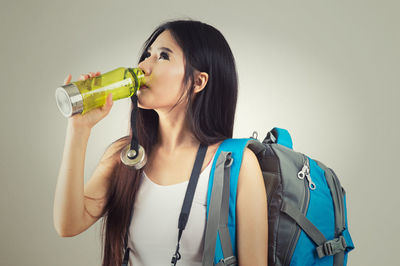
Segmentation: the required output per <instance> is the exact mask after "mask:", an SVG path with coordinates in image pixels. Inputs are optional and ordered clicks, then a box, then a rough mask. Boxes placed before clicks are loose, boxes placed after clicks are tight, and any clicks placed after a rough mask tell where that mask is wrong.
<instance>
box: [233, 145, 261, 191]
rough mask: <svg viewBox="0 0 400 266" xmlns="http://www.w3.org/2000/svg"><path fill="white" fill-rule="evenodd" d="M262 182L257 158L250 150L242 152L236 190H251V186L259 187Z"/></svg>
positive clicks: (246, 149)
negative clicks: (242, 188) (241, 188)
mask: <svg viewBox="0 0 400 266" xmlns="http://www.w3.org/2000/svg"><path fill="white" fill-rule="evenodd" d="M263 182H264V180H263V176H262V171H261V167H260V164H259V162H258V159H257V156H256V155H255V153H254V152H253V151H252V150H251V149H250V148H247V147H246V148H245V149H244V151H243V158H242V163H241V166H240V171H239V180H238V189H240V187H245V188H247V189H250V190H251V187H252V186H259V185H260V184H262V183H263Z"/></svg>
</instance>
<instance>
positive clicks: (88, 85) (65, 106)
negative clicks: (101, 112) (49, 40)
mask: <svg viewBox="0 0 400 266" xmlns="http://www.w3.org/2000/svg"><path fill="white" fill-rule="evenodd" d="M144 84H145V78H144V73H143V72H142V70H141V69H140V68H124V67H119V68H117V69H114V70H112V71H110V72H107V73H105V74H102V75H101V76H98V77H93V78H89V79H87V80H79V81H74V82H72V83H70V84H67V85H64V86H61V87H59V88H57V90H56V95H55V96H56V101H57V106H58V108H59V109H60V111H61V113H62V114H63V115H64V116H66V117H70V116H71V115H74V114H79V113H80V114H85V113H87V112H89V111H90V110H93V109H95V108H98V107H101V106H103V105H104V104H105V103H106V98H107V96H108V94H110V93H112V100H113V101H116V100H119V99H123V98H127V97H131V96H132V95H133V94H136V92H137V91H138V90H139V89H140V87H141V86H142V85H144Z"/></svg>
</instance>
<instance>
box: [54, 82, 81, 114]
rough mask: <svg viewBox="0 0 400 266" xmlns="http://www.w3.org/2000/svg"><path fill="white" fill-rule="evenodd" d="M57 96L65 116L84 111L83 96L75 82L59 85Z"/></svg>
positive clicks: (58, 104)
mask: <svg viewBox="0 0 400 266" xmlns="http://www.w3.org/2000/svg"><path fill="white" fill-rule="evenodd" d="M55 96H56V102H57V106H58V109H60V111H61V113H62V114H63V115H64V116H65V117H70V116H72V115H74V114H78V113H82V111H83V98H82V95H81V93H80V91H79V90H78V87H76V86H75V85H74V84H73V83H70V84H67V85H64V86H61V87H58V88H57V89H56V93H55Z"/></svg>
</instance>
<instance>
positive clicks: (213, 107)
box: [101, 20, 238, 266]
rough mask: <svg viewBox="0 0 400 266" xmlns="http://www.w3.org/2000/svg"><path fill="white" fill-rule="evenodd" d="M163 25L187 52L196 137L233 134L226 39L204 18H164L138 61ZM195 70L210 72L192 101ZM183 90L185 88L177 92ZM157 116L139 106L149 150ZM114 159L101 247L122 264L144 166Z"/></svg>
mask: <svg viewBox="0 0 400 266" xmlns="http://www.w3.org/2000/svg"><path fill="white" fill-rule="evenodd" d="M165 30H168V31H169V32H170V33H171V34H172V36H173V37H174V39H175V40H176V42H177V43H178V45H179V46H180V47H181V49H182V51H183V54H184V57H185V75H184V80H183V83H184V84H183V85H185V86H186V85H188V86H187V87H188V90H187V91H186V100H187V102H188V107H187V108H188V109H187V119H188V121H189V124H190V126H191V130H192V132H193V133H194V135H195V136H196V138H197V139H198V140H199V142H200V143H202V144H206V145H212V144H215V143H217V142H219V141H221V140H224V139H227V138H232V134H233V124H234V119H235V110H236V102H237V94H238V79H237V72H236V66H235V60H234V57H233V54H232V51H231V49H230V47H229V45H228V43H227V41H226V40H225V38H224V37H223V35H222V34H221V33H220V32H219V31H218V30H217V29H215V28H214V27H212V26H210V25H208V24H205V23H202V22H199V21H194V20H174V21H168V22H165V23H163V24H162V25H160V26H159V27H157V28H156V29H155V30H154V32H153V33H152V34H151V35H150V37H149V38H148V39H147V40H146V42H145V43H144V45H143V49H142V52H141V56H140V59H139V63H140V62H141V61H143V60H144V59H145V53H146V51H147V49H148V48H149V46H150V45H151V44H152V43H153V42H154V41H155V39H156V38H157V37H158V36H159V35H160V34H161V33H162V32H163V31H165ZM195 70H198V71H201V72H206V73H208V82H207V84H206V86H205V88H204V89H203V90H202V91H200V92H199V93H197V95H196V97H195V98H194V99H193V101H192V100H191V96H192V94H193V86H192V84H193V80H194V71H195ZM182 96H183V94H182V95H181V98H182ZM178 102H179V101H178ZM131 112H132V109H131ZM158 119H159V118H158V114H157V113H156V111H154V110H151V109H142V108H138V110H137V119H136V129H137V130H138V132H137V137H138V141H139V143H140V145H142V146H143V148H144V149H145V151H146V153H147V155H148V156H150V154H151V152H152V147H153V145H154V144H156V141H157V137H158ZM130 128H131V130H130V134H129V135H128V136H125V137H122V138H120V139H118V140H117V141H115V142H114V143H115V144H119V145H118V147H120V148H119V149H117V151H116V152H115V153H114V156H115V157H117V156H118V158H119V154H120V150H121V149H122V147H125V145H128V144H129V143H130V141H131V138H132V127H130ZM114 143H112V144H110V146H111V145H113V144H114ZM118 161H119V162H118V163H117V165H116V167H115V169H114V171H113V176H112V177H111V179H110V184H109V185H110V186H109V190H108V194H107V199H106V205H105V208H104V210H103V214H102V216H103V215H104V219H103V224H102V228H101V231H102V246H103V247H104V250H103V253H102V259H103V264H102V265H103V266H115V265H120V264H121V262H122V259H123V253H124V238H125V234H126V232H127V230H129V228H128V225H129V222H130V218H131V215H132V210H133V203H134V200H135V195H136V192H137V190H138V186H139V180H140V176H141V174H142V169H141V170H135V169H132V168H128V167H126V166H125V165H124V164H123V163H122V162H121V161H120V160H118ZM177 219H178V217H177ZM133 222H134V221H132V223H133ZM166 263H168V262H166Z"/></svg>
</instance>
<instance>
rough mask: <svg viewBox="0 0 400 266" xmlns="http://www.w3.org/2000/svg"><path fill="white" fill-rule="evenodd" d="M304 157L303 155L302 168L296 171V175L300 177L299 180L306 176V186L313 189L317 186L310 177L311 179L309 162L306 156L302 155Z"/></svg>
mask: <svg viewBox="0 0 400 266" xmlns="http://www.w3.org/2000/svg"><path fill="white" fill-rule="evenodd" d="M304 157H305V162H304V165H303V168H302V169H301V170H300V172H298V173H297V177H298V178H299V179H301V180H303V179H304V177H306V178H307V181H308V187H309V188H310V189H311V190H314V189H316V188H317V186H316V185H315V183H314V182H313V181H312V179H311V174H310V162H309V160H308V157H307V156H305V155H304Z"/></svg>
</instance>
